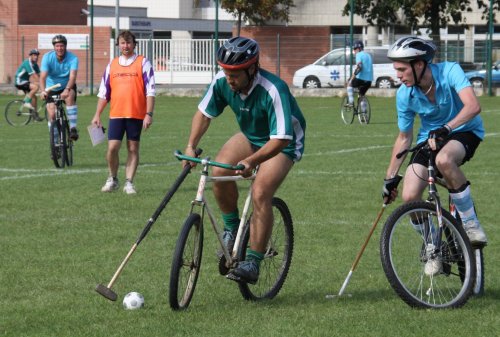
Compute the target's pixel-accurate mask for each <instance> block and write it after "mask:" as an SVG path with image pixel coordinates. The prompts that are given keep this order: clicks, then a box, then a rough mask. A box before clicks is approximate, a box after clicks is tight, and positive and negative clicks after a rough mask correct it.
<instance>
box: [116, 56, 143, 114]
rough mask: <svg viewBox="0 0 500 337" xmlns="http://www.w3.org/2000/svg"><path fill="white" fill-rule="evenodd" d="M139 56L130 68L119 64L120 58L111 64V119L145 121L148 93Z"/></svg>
mask: <svg viewBox="0 0 500 337" xmlns="http://www.w3.org/2000/svg"><path fill="white" fill-rule="evenodd" d="M143 58H144V56H141V55H139V56H137V58H136V59H135V61H134V62H132V64H131V65H129V66H122V65H120V64H119V63H118V57H117V58H115V59H114V60H113V61H112V62H111V66H110V70H109V81H110V87H111V108H110V112H109V117H110V118H136V119H144V116H145V115H146V109H147V106H146V93H145V89H144V79H143V78H142V60H143Z"/></svg>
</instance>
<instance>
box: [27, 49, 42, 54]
mask: <svg viewBox="0 0 500 337" xmlns="http://www.w3.org/2000/svg"><path fill="white" fill-rule="evenodd" d="M31 55H40V52H39V51H38V49H31V50H30V53H29V56H31Z"/></svg>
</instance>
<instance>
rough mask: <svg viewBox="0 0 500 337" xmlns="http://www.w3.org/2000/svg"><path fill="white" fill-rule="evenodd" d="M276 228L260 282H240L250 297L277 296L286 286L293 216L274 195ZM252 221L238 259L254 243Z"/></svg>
mask: <svg viewBox="0 0 500 337" xmlns="http://www.w3.org/2000/svg"><path fill="white" fill-rule="evenodd" d="M272 205H273V217H274V223H273V231H272V234H271V237H270V239H269V242H268V243H267V248H266V252H265V253H264V260H262V262H261V263H260V275H259V280H258V281H257V283H256V284H254V285H251V284H248V283H239V288H240V292H241V294H242V295H243V297H244V298H245V299H246V300H252V301H257V300H262V299H271V298H274V297H275V296H276V295H277V294H278V292H279V291H280V290H281V288H282V287H283V283H284V282H285V279H286V276H287V274H288V270H289V269H290V264H291V263H292V253H293V224H292V216H291V215H290V211H289V209H288V206H287V205H286V203H285V202H284V201H283V200H281V199H279V198H273V201H272ZM249 241H250V221H247V224H246V227H245V232H244V235H243V239H242V242H241V244H240V246H239V249H238V260H239V261H243V260H245V255H246V250H247V248H249V247H250V244H249Z"/></svg>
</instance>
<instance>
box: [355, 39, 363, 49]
mask: <svg viewBox="0 0 500 337" xmlns="http://www.w3.org/2000/svg"><path fill="white" fill-rule="evenodd" d="M352 49H361V50H363V49H365V44H364V43H363V41H361V40H356V41H354V43H353V44H352Z"/></svg>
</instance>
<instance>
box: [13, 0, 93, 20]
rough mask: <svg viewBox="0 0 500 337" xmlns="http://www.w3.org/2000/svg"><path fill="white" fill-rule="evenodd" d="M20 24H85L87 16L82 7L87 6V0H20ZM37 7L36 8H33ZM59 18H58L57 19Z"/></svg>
mask: <svg viewBox="0 0 500 337" xmlns="http://www.w3.org/2000/svg"><path fill="white" fill-rule="evenodd" d="M18 2H19V13H18V15H19V24H20V25H48V24H51V23H54V22H57V24H58V25H85V24H87V17H86V16H85V15H81V9H82V8H85V9H86V8H87V0H71V1H68V0H50V1H45V2H43V3H41V2H40V0H18ZM34 8H36V10H33V9H34ZM55 18H57V20H55Z"/></svg>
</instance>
